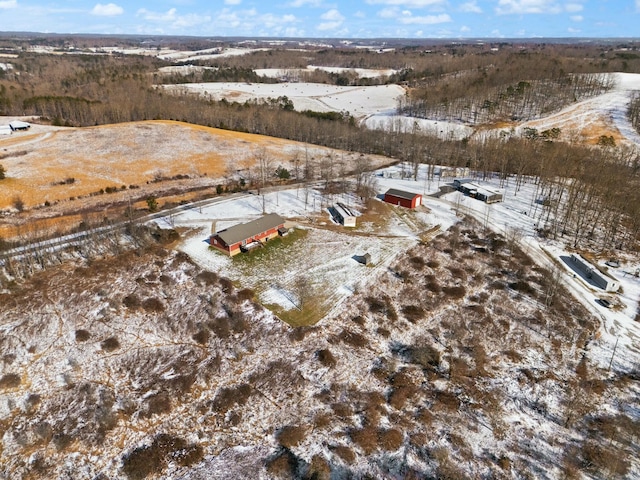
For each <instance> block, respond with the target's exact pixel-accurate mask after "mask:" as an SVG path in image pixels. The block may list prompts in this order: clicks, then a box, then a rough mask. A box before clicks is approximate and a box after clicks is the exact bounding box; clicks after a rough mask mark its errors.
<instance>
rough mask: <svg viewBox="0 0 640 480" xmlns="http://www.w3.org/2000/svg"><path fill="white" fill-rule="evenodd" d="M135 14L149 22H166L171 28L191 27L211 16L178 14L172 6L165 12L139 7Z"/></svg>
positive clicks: (204, 21) (207, 19) (209, 18)
mask: <svg viewBox="0 0 640 480" xmlns="http://www.w3.org/2000/svg"><path fill="white" fill-rule="evenodd" d="M136 15H137V16H138V17H142V18H143V19H144V20H147V21H149V22H157V23H164V24H167V25H166V26H167V27H169V28H173V29H177V28H183V29H184V28H191V27H195V26H196V25H202V24H203V23H209V22H210V21H211V17H210V16H208V15H197V14H193V13H192V14H188V15H178V11H177V10H176V9H175V8H172V9H170V10H168V11H167V12H165V13H158V12H151V11H149V10H147V9H146V8H141V9H140V10H138V11H137V12H136Z"/></svg>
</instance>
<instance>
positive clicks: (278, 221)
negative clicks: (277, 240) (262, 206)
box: [216, 213, 284, 245]
mask: <svg viewBox="0 0 640 480" xmlns="http://www.w3.org/2000/svg"><path fill="white" fill-rule="evenodd" d="M283 224H284V218H282V217H281V216H280V215H278V214H277V213H270V214H268V215H265V216H264V217H260V218H258V219H256V220H252V221H250V222H248V223H241V224H239V225H234V226H233V227H229V228H225V229H224V230H220V231H219V232H216V236H218V237H219V238H220V239H221V240H222V241H223V242H224V243H226V244H227V245H233V244H234V243H239V242H242V241H243V240H247V239H249V238H251V237H253V236H255V235H258V234H260V233H263V232H266V231H267V230H270V229H272V228H278V227H280V226H281V225H283Z"/></svg>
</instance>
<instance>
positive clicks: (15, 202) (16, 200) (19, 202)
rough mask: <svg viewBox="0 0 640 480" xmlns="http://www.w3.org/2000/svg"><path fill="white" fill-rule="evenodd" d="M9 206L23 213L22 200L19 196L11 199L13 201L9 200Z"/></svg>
mask: <svg viewBox="0 0 640 480" xmlns="http://www.w3.org/2000/svg"><path fill="white" fill-rule="evenodd" d="M11 205H13V208H15V209H16V210H17V211H19V212H22V211H24V200H22V197H21V196H19V195H16V196H15V197H13V199H12V200H11Z"/></svg>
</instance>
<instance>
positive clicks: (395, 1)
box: [367, 0, 447, 8]
mask: <svg viewBox="0 0 640 480" xmlns="http://www.w3.org/2000/svg"><path fill="white" fill-rule="evenodd" d="M367 3H368V4H369V5H394V6H398V7H406V8H424V7H433V6H436V5H444V4H446V3H447V1H446V0H367Z"/></svg>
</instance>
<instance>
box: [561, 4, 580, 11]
mask: <svg viewBox="0 0 640 480" xmlns="http://www.w3.org/2000/svg"><path fill="white" fill-rule="evenodd" d="M564 9H565V10H566V11H567V12H569V13H576V12H581V11H582V10H583V9H584V5H582V4H581V3H567V4H566V5H565V6H564Z"/></svg>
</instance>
